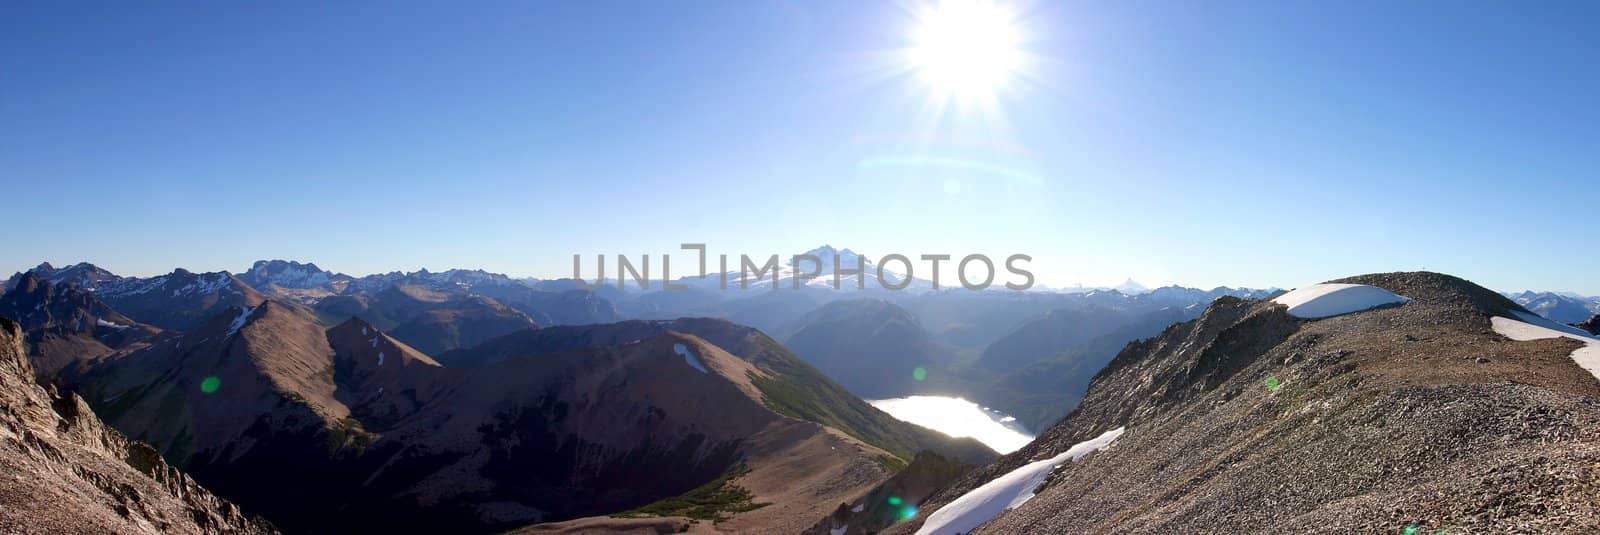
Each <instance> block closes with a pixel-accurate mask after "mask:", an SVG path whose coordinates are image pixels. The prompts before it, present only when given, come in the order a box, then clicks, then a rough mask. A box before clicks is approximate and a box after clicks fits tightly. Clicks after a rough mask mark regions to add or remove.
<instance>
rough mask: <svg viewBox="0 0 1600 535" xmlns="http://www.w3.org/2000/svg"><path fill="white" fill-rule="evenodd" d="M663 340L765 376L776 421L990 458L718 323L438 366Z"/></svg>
mask: <svg viewBox="0 0 1600 535" xmlns="http://www.w3.org/2000/svg"><path fill="white" fill-rule="evenodd" d="M666 332H679V333H685V334H691V335H694V336H696V337H699V338H701V339H703V340H706V341H708V342H710V343H712V344H714V345H716V346H717V347H719V348H722V349H724V350H725V351H727V352H728V353H730V354H733V355H735V356H737V357H739V358H740V359H742V360H745V361H748V362H750V363H752V364H754V365H755V367H756V369H758V370H760V371H761V372H763V374H764V377H761V378H757V379H755V380H754V384H755V385H756V387H757V388H758V389H759V390H761V396H762V400H763V402H764V403H765V404H767V406H768V407H770V408H772V409H773V410H775V411H777V412H779V413H781V414H784V415H787V416H791V417H795V418H799V419H802V420H807V421H812V422H816V423H820V424H822V425H826V426H829V427H832V428H834V429H838V430H840V431H842V432H844V433H845V434H848V435H850V436H853V437H856V438H857V439H860V440H861V441H863V442H866V443H868V444H871V445H873V446H874V447H877V448H880V449H883V450H885V451H888V452H890V453H893V454H894V455H896V456H899V457H901V458H903V459H906V460H909V459H910V458H911V457H912V456H914V455H915V454H916V452H917V451H920V450H924V449H927V450H934V451H937V452H939V453H941V454H944V455H947V456H950V457H954V458H958V459H963V460H967V461H969V462H974V461H981V460H983V459H985V458H989V457H992V456H993V455H994V453H993V452H992V451H989V450H988V448H986V447H983V446H982V445H980V444H978V443H977V442H976V441H971V440H952V439H950V438H949V437H946V436H944V435H942V434H939V433H936V432H933V431H929V430H927V429H923V428H921V427H917V426H914V425H911V424H907V423H905V422H901V421H899V420H896V419H894V417H892V416H889V415H888V414H886V413H884V412H883V411H880V410H878V409H875V408H873V407H872V406H871V405H868V404H867V403H866V402H864V401H862V400H861V399H860V398H858V397H856V396H855V395H853V394H851V393H849V392H848V391H847V390H845V389H844V388H843V387H841V386H840V385H839V384H838V383H836V382H835V381H833V380H831V379H829V378H828V377H827V376H826V375H824V374H823V373H822V372H821V371H820V370H818V369H817V368H815V367H813V366H811V365H809V364H807V363H806V362H805V361H803V360H801V359H800V358H799V357H797V356H795V355H794V354H793V353H790V352H789V351H788V350H787V349H786V348H784V346H782V345H780V344H778V343H777V341H775V340H773V339H772V338H770V337H768V336H766V335H765V334H762V333H761V332H760V331H757V330H755V329H752V328H750V327H745V326H743V325H738V324H735V323H732V322H728V321H725V320H719V319H711V318H683V319H678V320H673V321H625V322H620V323H613V324H606V325H584V326H556V327H546V328H542V329H532V330H526V331H521V332H517V333H513V334H509V335H506V336H503V337H500V338H498V339H495V340H491V341H489V342H486V343H484V344H481V345H479V346H476V347H473V348H469V349H465V350H459V351H452V352H449V353H445V354H442V355H440V357H439V360H440V361H441V362H443V363H444V364H445V365H446V366H450V367H483V366H487V365H491V364H493V363H496V362H500V361H502V360H507V359H514V358H528V357H530V356H535V355H539V354H545V353H556V352H561V351H569V350H573V349H577V348H583V347H603V346H612V345H620V344H625V343H628V342H631V341H635V340H639V339H643V338H647V337H650V336H656V335H660V334H662V333H666Z"/></svg>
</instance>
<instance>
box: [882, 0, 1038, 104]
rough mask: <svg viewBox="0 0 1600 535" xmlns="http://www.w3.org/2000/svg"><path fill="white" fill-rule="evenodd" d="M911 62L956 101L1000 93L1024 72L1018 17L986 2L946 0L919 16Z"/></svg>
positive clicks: (931, 83) (927, 80) (925, 77)
mask: <svg viewBox="0 0 1600 535" xmlns="http://www.w3.org/2000/svg"><path fill="white" fill-rule="evenodd" d="M917 19H918V20H917V26H916V28H915V29H914V30H913V32H912V41H913V45H912V48H911V57H910V59H911V63H912V65H913V66H914V67H915V68H916V70H917V71H918V72H919V73H920V74H921V76H922V78H923V80H925V81H926V82H927V83H928V84H930V85H932V86H933V87H934V88H935V89H936V90H939V91H942V92H947V93H949V94H951V95H955V96H963V97H975V96H987V95H989V94H992V93H994V92H995V91H996V90H998V89H1000V88H1001V87H1003V86H1004V85H1005V83H1006V82H1007V81H1008V80H1009V79H1011V78H1012V77H1013V76H1014V75H1015V74H1016V72H1017V71H1018V69H1020V68H1021V67H1022V51H1021V50H1020V49H1019V48H1018V47H1019V46H1020V44H1021V35H1020V33H1019V32H1018V31H1017V27H1016V25H1015V23H1014V22H1015V21H1014V15H1013V14H1012V13H1011V12H1010V11H1009V10H1007V9H1006V8H1004V7H1003V6H1000V5H997V4H995V3H993V2H988V1H985V0H945V1H943V2H940V3H938V4H935V5H931V6H928V7H927V8H926V9H925V10H923V11H922V12H921V13H919V14H918V16H917Z"/></svg>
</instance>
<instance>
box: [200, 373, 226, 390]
mask: <svg viewBox="0 0 1600 535" xmlns="http://www.w3.org/2000/svg"><path fill="white" fill-rule="evenodd" d="M218 388H222V379H218V378H217V376H215V375H212V376H208V377H206V378H205V379H201V380H200V391H201V392H203V393H206V394H210V393H212V392H216V391H217V389H218Z"/></svg>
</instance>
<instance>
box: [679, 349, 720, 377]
mask: <svg viewBox="0 0 1600 535" xmlns="http://www.w3.org/2000/svg"><path fill="white" fill-rule="evenodd" d="M672 352H673V353H677V354H679V355H683V361H684V362H687V363H689V365H690V366H693V367H694V369H696V370H700V373H711V371H710V370H707V369H706V365H705V364H701V363H700V357H698V356H695V354H694V352H693V351H690V350H689V346H686V345H683V344H672Z"/></svg>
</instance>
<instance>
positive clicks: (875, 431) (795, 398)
mask: <svg viewBox="0 0 1600 535" xmlns="http://www.w3.org/2000/svg"><path fill="white" fill-rule="evenodd" d="M760 342H761V345H762V349H763V350H764V351H767V352H770V353H772V354H773V355H774V356H777V358H772V356H769V357H768V358H763V359H761V360H759V361H758V362H757V363H758V364H759V365H760V367H761V368H762V370H763V371H765V372H767V376H766V377H760V376H757V375H755V374H751V375H750V380H751V382H752V383H753V384H755V386H756V388H757V389H759V390H761V395H762V401H763V402H764V403H765V404H766V405H767V408H769V409H772V410H773V411H774V412H777V413H778V414H782V415H784V416H788V417H791V418H799V419H801V420H806V421H810V422H816V423H819V424H822V425H825V426H828V427H832V428H834V429H838V430H840V431H843V432H845V433H846V434H849V435H850V436H852V437H855V438H857V439H860V440H861V441H862V442H866V443H868V444H871V445H873V446H877V447H878V448H880V449H882V450H884V451H887V452H889V453H892V454H894V455H895V456H896V457H899V458H900V461H901V462H900V465H901V466H904V463H905V462H906V460H907V459H910V458H911V457H912V456H913V455H915V454H916V450H917V449H919V448H918V447H917V446H916V445H915V444H911V443H908V442H909V441H908V440H907V438H906V437H899V436H895V435H894V434H893V433H891V432H889V431H888V430H886V429H884V428H883V424H884V423H885V422H877V421H874V420H873V418H872V417H871V412H870V411H854V410H849V408H850V406H851V403H852V402H853V403H862V404H863V405H864V403H863V402H861V401H860V400H859V399H856V397H855V396H854V395H853V394H851V393H849V392H847V391H845V390H844V389H843V388H840V387H839V386H837V385H836V384H834V383H832V382H831V381H829V380H828V377H827V376H826V375H823V374H822V372H821V371H819V370H817V369H816V368H814V367H812V366H811V365H810V364H806V363H805V361H802V360H800V358H799V357H796V356H794V355H791V354H789V351H788V350H787V349H784V347H783V346H781V345H779V344H778V343H777V342H776V341H774V340H773V339H772V338H770V337H767V336H762V337H761V338H760ZM784 357H787V358H784ZM835 409H842V410H835Z"/></svg>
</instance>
